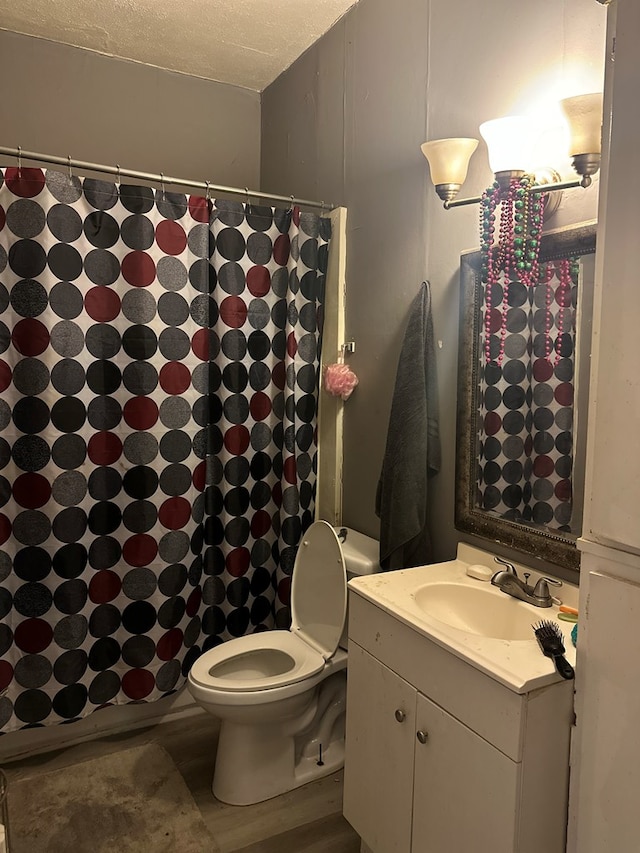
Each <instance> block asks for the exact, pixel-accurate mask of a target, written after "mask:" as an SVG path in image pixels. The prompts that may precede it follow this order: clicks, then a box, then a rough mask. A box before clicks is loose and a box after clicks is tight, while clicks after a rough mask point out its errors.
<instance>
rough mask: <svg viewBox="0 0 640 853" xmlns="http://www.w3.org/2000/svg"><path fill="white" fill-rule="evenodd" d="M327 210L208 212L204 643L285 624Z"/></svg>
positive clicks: (305, 484)
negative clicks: (210, 277)
mask: <svg viewBox="0 0 640 853" xmlns="http://www.w3.org/2000/svg"><path fill="white" fill-rule="evenodd" d="M330 224H331V223H330V220H328V219H322V218H320V217H318V216H317V215H315V214H311V213H300V212H299V211H298V210H297V209H295V208H294V210H293V211H291V210H288V211H287V210H272V209H271V208H264V207H253V206H250V205H248V206H245V205H242V204H238V203H226V204H223V203H218V206H217V209H216V210H214V213H213V218H212V225H211V231H212V237H213V246H212V256H211V263H212V267H213V269H214V274H215V279H216V284H215V288H214V294H215V295H216V298H215V300H214V306H213V309H212V311H213V312H214V313H215V317H213V318H212V341H211V347H212V353H211V359H212V364H211V392H212V406H213V409H214V411H213V414H212V422H213V427H212V456H211V459H212V468H213V470H212V478H211V479H212V486H211V489H210V494H211V504H212V505H211V510H210V512H211V514H210V518H209V521H210V527H209V528H208V537H207V543H208V544H209V545H210V546H211V547H210V548H209V550H208V551H207V556H208V560H207V573H208V574H210V577H207V580H206V582H205V589H204V597H205V603H206V604H207V609H206V611H205V614H204V617H203V623H204V629H205V632H206V633H207V634H208V635H210V636H209V637H208V638H207V640H206V641H205V648H208V647H209V646H211V645H216V644H217V643H219V642H221V641H222V640H224V639H227V638H229V637H237V636H241V635H243V634H245V633H247V632H253V631H256V630H264V629H265V628H272V627H277V628H286V627H288V626H289V623H290V609H289V593H290V581H291V575H292V572H293V563H294V560H295V555H296V551H297V546H298V543H299V541H300V536H301V534H302V532H303V530H305V529H306V528H307V527H308V526H309V524H310V523H311V522H312V521H313V514H314V498H315V482H316V467H317V466H316V463H317V444H316V441H317V435H316V413H317V390H318V379H319V375H318V371H319V368H318V365H319V358H320V344H321V327H322V303H323V298H324V280H325V273H326V269H327V257H328V247H329V237H330Z"/></svg>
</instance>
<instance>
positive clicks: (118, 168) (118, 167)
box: [116, 163, 120, 195]
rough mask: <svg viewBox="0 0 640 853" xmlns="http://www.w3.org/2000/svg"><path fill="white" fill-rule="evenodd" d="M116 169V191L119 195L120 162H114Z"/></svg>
mask: <svg viewBox="0 0 640 853" xmlns="http://www.w3.org/2000/svg"><path fill="white" fill-rule="evenodd" d="M116 169H117V170H118V174H117V175H116V192H117V194H118V195H120V164H119V163H116Z"/></svg>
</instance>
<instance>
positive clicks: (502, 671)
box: [349, 542, 578, 693]
mask: <svg viewBox="0 0 640 853" xmlns="http://www.w3.org/2000/svg"><path fill="white" fill-rule="evenodd" d="M478 564H480V565H483V566H491V567H493V565H494V561H493V554H492V553H491V552H489V551H482V550H481V549H480V548H475V547H473V546H471V545H467V544H466V543H463V542H461V543H460V544H459V545H458V554H457V557H456V559H455V560H449V561H448V562H444V563H432V564H430V565H426V566H417V567H416V568H411V569H398V570H396V571H393V572H380V573H378V574H373V575H367V576H366V577H357V578H353V579H352V580H350V581H349V589H350V594H351V596H359V597H361V598H363V599H366V600H368V601H369V602H371V603H372V604H374V605H376V607H379V608H380V609H381V610H383V611H386V613H388V614H390V615H391V616H393V617H394V618H396V619H399V620H400V621H401V622H404V623H405V624H406V625H408V626H409V627H410V628H411V629H413V630H414V631H416V632H418V633H420V634H422V635H423V636H424V637H426V638H427V639H429V640H431V641H433V642H434V643H437V644H438V645H440V646H442V647H444V648H445V649H447V650H448V651H450V652H452V653H453V654H455V655H457V656H458V657H460V658H462V659H463V660H465V661H466V662H467V663H469V664H471V665H472V666H474V667H476V668H477V669H480V670H481V671H482V672H485V673H487V674H488V675H490V676H491V677H492V678H495V679H496V680H497V681H499V682H501V683H502V684H504V685H505V686H507V687H509V689H511V690H514V691H515V692H516V693H527V692H529V691H530V690H534V689H537V688H538V687H544V686H545V685H546V684H551V683H553V682H554V681H557V680H559V679H560V676H559V675H558V673H557V672H556V670H555V667H554V665H553V661H552V660H550V659H549V658H548V657H545V656H544V655H543V654H542V652H541V651H540V648H539V646H538V643H537V642H536V638H535V634H534V632H533V628H532V627H531V626H532V624H533V623H534V622H538V621H540V620H541V619H551V620H553V621H558V607H557V606H556V605H555V604H554V605H553V606H552V607H534V606H533V605H532V604H527V603H526V602H524V601H519V600H518V599H517V598H513V597H512V596H510V595H506V594H505V593H504V592H501V591H500V590H499V589H498V587H495V586H492V585H491V584H490V583H489V582H488V581H482V580H479V579H477V578H475V577H473V576H470V575H469V574H468V571H467V570H468V569H469V567H470V566H472V565H478ZM515 568H516V569H517V572H518V575H519V576H520V577H523V576H524V573H525V572H529V573H531V574H532V578H531V581H530V582H531V583H533V584H535V582H536V581H537V579H538V576H539V574H540V572H539V570H537V569H536V568H534V567H531V566H527V565H525V564H523V563H516V564H515ZM545 574H546V572H545ZM558 594H559V596H560V598H561V599H562V600H563V602H564V603H565V604H568V605H570V606H571V607H577V606H578V588H577V586H575V585H574V584H570V583H567V582H566V581H565V583H564V585H563V586H562V588H561V589H559V590H558ZM372 618H374V617H372ZM558 625H559V626H560V629H561V631H562V632H563V634H564V646H565V650H566V657H567V660H568V661H569V662H570V663H571V664H575V651H576V650H575V648H574V647H573V644H572V642H571V628H572V627H573V626H572V625H571V623H568V622H562V621H558ZM372 630H373V629H372Z"/></svg>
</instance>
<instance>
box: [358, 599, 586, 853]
mask: <svg viewBox="0 0 640 853" xmlns="http://www.w3.org/2000/svg"><path fill="white" fill-rule="evenodd" d="M349 607H350V622H349V667H348V682H347V683H348V687H347V734H346V761H345V781H344V814H345V817H346V818H347V820H348V821H349V822H350V823H351V824H352V826H353V827H354V829H355V830H356V832H358V834H359V835H360V836H361V838H362V840H363V841H364V843H365V844H366V845H367V846H368V847H369V848H370V850H371V851H372V853H470V851H473V853H540V851H544V853H564V850H565V834H566V817H567V789H568V775H569V742H570V732H571V724H572V707H573V682H567V681H563V682H558V683H554V684H551V685H549V686H547V687H543V688H539V689H538V690H534V691H532V692H531V693H526V694H518V693H515V692H514V691H512V690H510V689H509V688H507V687H505V686H504V685H502V684H500V683H499V682H498V681H496V680H495V679H493V678H491V677H490V676H488V675H486V674H485V673H482V672H480V671H479V670H478V669H476V668H475V667H473V666H471V665H470V664H468V663H467V662H466V661H464V660H461V659H460V658H459V657H457V656H455V655H453V654H451V653H450V652H449V651H448V650H446V649H445V648H443V647H441V646H439V645H437V644H436V643H434V642H432V641H430V640H429V639H427V638H426V637H425V636H423V635H421V634H419V633H418V632H417V631H415V630H413V629H412V628H410V627H409V626H407V625H405V624H404V623H403V622H401V621H400V620H398V619H396V618H395V617H394V616H392V615H391V614H389V613H386V612H385V611H384V610H382V609H381V608H379V607H377V606H375V605H373V604H372V603H371V602H368V601H365V600H364V599H362V598H361V597H360V596H358V595H357V594H354V593H353V592H350V605H349Z"/></svg>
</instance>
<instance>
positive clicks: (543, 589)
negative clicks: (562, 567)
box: [533, 578, 562, 598]
mask: <svg viewBox="0 0 640 853" xmlns="http://www.w3.org/2000/svg"><path fill="white" fill-rule="evenodd" d="M549 586H562V581H558V580H556V579H555V578H538V582H537V584H536V585H535V588H534V590H533V594H534V595H535V596H537V597H538V598H551V593H550V592H549Z"/></svg>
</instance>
